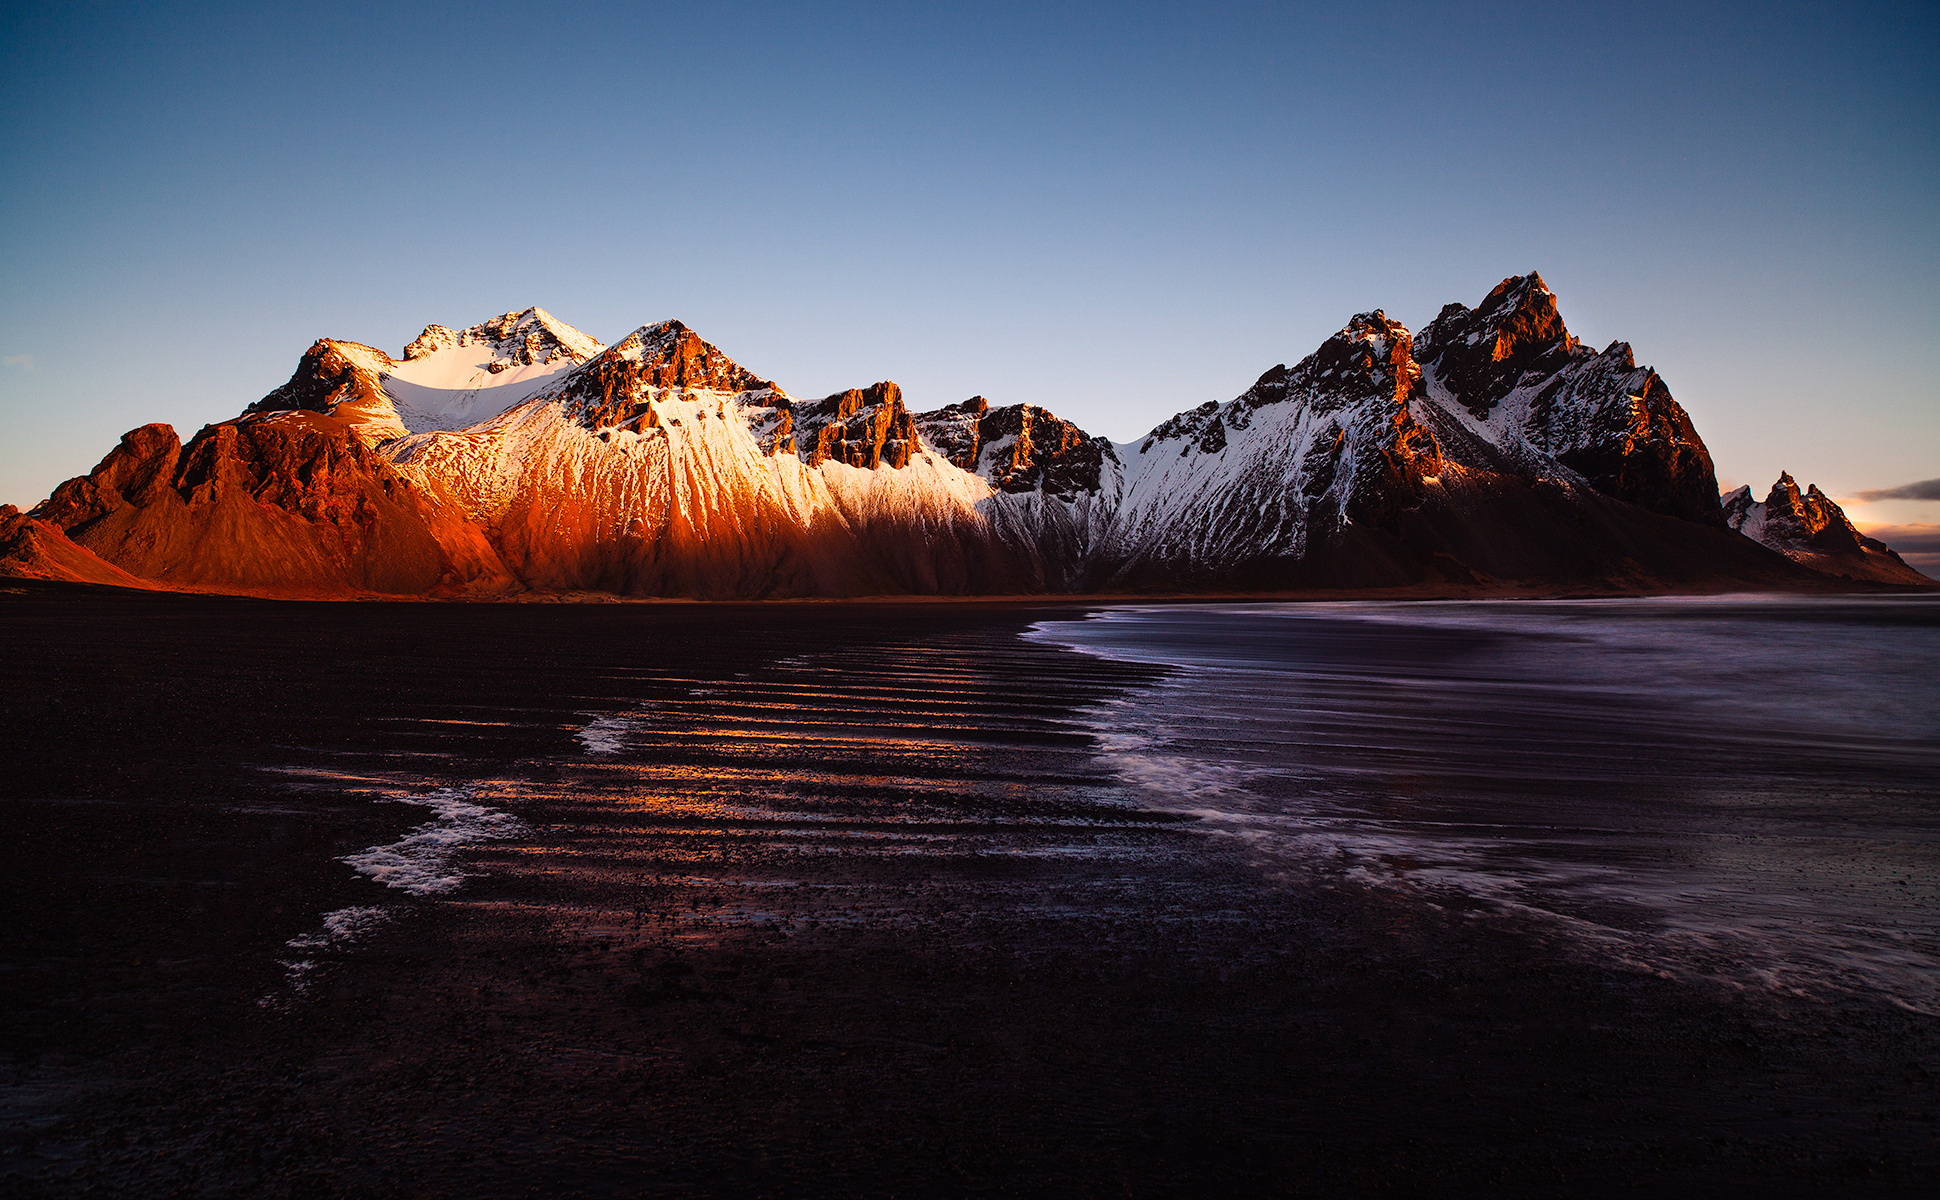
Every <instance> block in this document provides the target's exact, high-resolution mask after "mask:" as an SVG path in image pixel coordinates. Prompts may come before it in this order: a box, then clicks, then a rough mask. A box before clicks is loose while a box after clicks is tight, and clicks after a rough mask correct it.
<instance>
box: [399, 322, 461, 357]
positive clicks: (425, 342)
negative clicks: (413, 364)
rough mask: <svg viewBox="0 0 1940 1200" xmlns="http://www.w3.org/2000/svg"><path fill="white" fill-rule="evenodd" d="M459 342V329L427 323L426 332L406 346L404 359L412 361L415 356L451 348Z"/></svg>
mask: <svg viewBox="0 0 1940 1200" xmlns="http://www.w3.org/2000/svg"><path fill="white" fill-rule="evenodd" d="M457 344H458V332H457V330H454V329H447V328H445V327H444V326H443V325H426V326H425V327H424V332H423V333H421V334H419V335H418V336H417V337H416V338H415V339H414V340H413V341H412V342H411V344H410V345H408V346H406V347H405V348H404V361H405V362H410V361H411V360H412V359H414V358H423V357H424V356H425V355H427V354H436V353H437V352H438V351H440V350H449V349H451V348H452V347H453V346H456V345H457Z"/></svg>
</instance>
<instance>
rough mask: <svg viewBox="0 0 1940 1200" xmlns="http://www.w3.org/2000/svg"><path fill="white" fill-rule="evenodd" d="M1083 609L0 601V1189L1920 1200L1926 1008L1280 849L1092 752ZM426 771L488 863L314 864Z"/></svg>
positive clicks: (1123, 684) (399, 812)
mask: <svg viewBox="0 0 1940 1200" xmlns="http://www.w3.org/2000/svg"><path fill="white" fill-rule="evenodd" d="M1072 611H1073V609H1072V608H1071V607H1070V606H1068V605H1058V606H1047V605H1036V606H1033V605H1029V604H1022V603H1015V604H1008V603H979V604H974V605H961V606H958V605H947V604H937V603H922V604H910V605H897V604H880V603H878V604H870V605H841V604H817V605H724V606H699V605H664V606H662V605H655V606H640V605H616V606H533V605H475V606H450V607H446V606H430V605H413V604H355V605H345V604H338V605H333V604H302V603H274V602H267V601H253V600H238V599H222V598H214V597H198V596H180V595H149V596H136V595H124V594H116V593H108V592H96V591H89V590H86V589H74V588H59V587H35V586H31V585H28V586H21V587H19V588H14V589H11V590H8V591H7V592H5V593H4V594H0V649H4V654H0V730H3V731H4V732H3V733H0V737H4V749H5V755H6V757H5V760H4V761H5V765H6V769H5V771H4V772H0V813H3V814H4V820H5V822H6V828H7V831H8V836H7V837H6V838H5V839H4V847H5V849H4V860H3V861H0V880H3V881H4V882H3V883H0V886H4V887H5V889H6V892H5V895H6V901H5V910H4V911H5V912H6V914H7V921H6V923H5V932H4V934H0V980H3V981H4V983H3V985H0V986H4V994H3V995H0V1003H3V1004H4V1022H5V1026H6V1028H7V1029H8V1030H9V1035H8V1037H7V1039H6V1041H7V1046H6V1048H7V1055H6V1058H5V1061H4V1075H0V1085H4V1092H0V1096H3V1097H4V1099H3V1100H0V1104H4V1108H3V1109H0V1135H3V1136H4V1142H3V1143H0V1154H3V1156H0V1189H4V1190H5V1191H7V1192H8V1193H14V1194H24V1195H40V1194H45V1195H76V1194H80V1195H86V1194H100V1195H154V1194H167V1193H172V1192H181V1193H186V1194H196V1195H272V1196H274V1195H312V1194H373V1195H442V1194H465V1195H486V1196H497V1195H507V1196H517V1195H528V1194H548V1195H606V1194H625V1195H748V1194H755V1195H760V1194H774V1195H817V1194H830V1195H835V1194H841V1195H851V1194H871V1195H891V1194H978V1195H982V1194H992V1193H1018V1194H1046V1195H1049V1194H1057V1195H1080V1196H1083V1195H1128V1194H1129V1195H1167V1194H1208V1193H1215V1194H1217V1193H1237V1192H1253V1193H1274V1194H1316V1195H1338V1194H1344V1193H1372V1192H1395V1191H1400V1192H1426V1191H1436V1192H1456V1193H1474V1192H1483V1191H1513V1192H1518V1193H1532V1192H1543V1193H1568V1194H1572V1195H1584V1194H1591V1195H1601V1194H1612V1195H1614V1194H1626V1193H1630V1192H1633V1191H1660V1190H1665V1189H1668V1188H1670V1187H1673V1186H1693V1185H1701V1186H1703V1187H1705V1188H1707V1189H1709V1190H1712V1191H1727V1192H1742V1193H1744V1194H1773V1193H1774V1192H1782V1191H1796V1190H1804V1189H1805V1188H1808V1187H1811V1188H1817V1189H1823V1188H1826V1187H1834V1188H1838V1189H1840V1190H1849V1191H1872V1192H1879V1193H1889V1194H1890V1193H1895V1192H1905V1193H1908V1194H1913V1193H1917V1192H1920V1191H1923V1189H1924V1187H1925V1186H1927V1185H1929V1184H1930V1181H1931V1178H1932V1177H1933V1171H1934V1170H1935V1168H1936V1166H1940V1130H1937V1129H1936V1121H1935V1118H1936V1114H1940V1094H1936V1092H1937V1091H1940V1089H1937V1088H1936V1078H1935V1076H1936V1073H1940V1036H1936V1034H1940V1023H1936V1022H1935V1021H1934V1020H1933V1019H1932V1018H1928V1017H1923V1016H1919V1015H1917V1014H1913V1013H1908V1012H1905V1011H1902V1010H1899V1009H1895V1008H1893V1007H1891V1006H1889V1005H1886V1004H1883V1003H1876V1002H1869V1001H1867V1000H1865V999H1863V998H1852V999H1845V1000H1834V1001H1828V1002H1825V1003H1823V1004H1816V1005H1810V1006H1801V1005H1785V1006H1779V1005H1775V1004H1772V1003H1770V1002H1769V1001H1768V1000H1766V999H1762V998H1760V997H1759V996H1757V995H1754V994H1747V993H1744V992H1739V991H1734V990H1730V989H1726V988H1723V987H1711V986H1708V985H1705V984H1703V983H1702V982H1697V981H1685V980H1674V979H1663V978H1659V977H1657V976H1653V975H1650V974H1646V973H1643V972H1640V971H1625V970H1620V969H1616V968H1606V967H1598V966H1595V965H1593V964H1588V963H1585V962H1583V961H1580V960H1578V959H1576V958H1573V957H1571V956H1569V955H1566V954H1561V953H1558V952H1556V948H1555V947H1552V946H1547V945H1544V944H1542V943H1541V942H1540V941H1539V940H1537V939H1532V938H1530V937H1528V936H1511V935H1509V934H1508V933H1506V932H1505V931H1503V930H1501V929H1498V928H1495V927H1492V926H1489V925H1487V924H1486V923H1477V922H1474V921H1470V920H1467V919H1465V917H1464V914H1463V913H1461V912H1459V911H1456V910H1453V909H1450V908H1446V907H1436V906H1432V905H1421V904H1402V903H1398V902H1397V901H1396V900H1395V898H1394V897H1392V896H1391V895H1385V894H1383V893H1380V892H1377V891H1373V890H1357V889H1353V888H1350V887H1344V886H1340V885H1339V883H1338V881H1332V880H1329V881H1323V880H1321V879H1320V878H1319V877H1309V876H1305V875H1303V874H1301V873H1300V872H1298V871H1293V870H1287V869H1284V868H1282V869H1276V870H1273V871H1266V870H1263V869H1262V868H1261V867H1259V866H1258V865H1256V864H1255V863H1253V862H1252V861H1251V860H1250V859H1249V858H1248V857H1247V855H1246V854H1245V853H1244V850H1243V847H1241V846H1239V845H1236V844H1235V842H1234V840H1233V839H1231V838H1222V837H1216V836H1209V835H1208V834H1207V833H1206V832H1205V831H1204V830H1203V829H1200V828H1198V827H1197V826H1198V823H1197V822H1194V821H1193V820H1191V819H1189V818H1186V817H1182V816H1180V815H1178V814H1174V813H1167V812H1161V811H1154V810H1151V809H1147V808H1143V807H1140V806H1139V805H1138V804H1137V803H1135V802H1134V801H1133V800H1132V799H1131V797H1130V794H1129V793H1128V792H1127V790H1126V789H1124V788H1123V787H1122V786H1120V784H1119V782H1118V781H1117V780H1115V779H1114V778H1113V777H1112V775H1111V774H1110V773H1109V772H1108V770H1107V769H1106V768H1105V767H1104V766H1103V765H1101V762H1100V760H1099V759H1098V757H1097V755H1096V754H1095V752H1094V751H1095V748H1096V747H1095V743H1094V740H1093V735H1092V734H1091V733H1090V732H1088V731H1087V727H1086V726H1085V724H1084V722H1083V721H1082V720H1080V719H1079V714H1080V713H1081V712H1082V711H1084V710H1088V709H1091V708H1093V707H1095V706H1096V705H1098V704H1100V703H1102V702H1105V701H1108V700H1110V699H1112V698H1114V697H1116V696H1120V695H1123V694H1125V693H1127V692H1128V691H1131V690H1136V689H1140V688H1144V687H1149V686H1150V685H1152V684H1153V683H1155V682H1157V681H1158V680H1159V679H1160V678H1161V677H1162V676H1163V674H1164V670H1165V669H1164V668H1162V667H1155V666H1141V665H1137V664H1131V663H1112V662H1107V661H1102V660H1099V659H1097V658H1093V657H1089V656H1086V655H1081V654H1077V653H1075V652H1073V651H1070V650H1066V649H1062V648H1060V647H1056V646H1051V645H1046V644H1042V643H1033V642H1025V641H1022V640H1020V639H1019V638H1018V636H1017V635H1018V634H1019V633H1020V632H1021V631H1022V630H1024V629H1025V628H1026V627H1027V626H1028V625H1030V624H1031V622H1032V621H1034V620H1037V619H1040V618H1042V617H1044V616H1046V615H1051V614H1053V613H1055V614H1058V615H1069V614H1070V613H1071V612H1072ZM601 722H604V724H601ZM589 726H597V728H598V729H600V730H604V731H606V733H608V734H610V737H609V738H608V739H607V740H605V741H602V740H601V739H600V738H599V737H597V736H593V737H589V736H588V735H587V730H588V727H589ZM436 789H462V790H463V791H464V794H465V795H466V796H467V797H468V798H469V801H468V802H470V803H473V804H476V805H478V806H482V807H486V808H489V809H491V810H492V811H497V812H505V813H509V814H512V815H513V816H515V817H516V818H517V819H518V821H519V822H521V823H522V825H523V832H521V834H520V836H517V837H513V838H507V839H504V840H496V841H483V842H479V843H478V844H476V845H475V846H474V847H473V848H471V849H469V850H465V851H463V852H462V853H461V854H459V855H458V856H457V857H455V858H454V859H452V860H451V862H452V866H453V868H454V869H456V870H460V871H462V872H463V873H464V874H465V875H466V876H468V877H467V878H465V879H464V880H463V882H462V884H461V885H459V886H457V887H456V888H455V889H454V890H451V891H449V892H444V893H428V894H424V895H412V894H410V893H409V892H407V891H404V890H400V889H396V888H384V887H382V886H380V885H379V884H377V883H375V882H373V880H371V879H370V878H367V877H365V876H364V875H360V874H358V873H357V872H356V871H354V870H352V869H351V868H350V867H349V866H348V865H346V864H345V863H343V862H341V861H338V859H339V858H340V857H341V856H345V855H355V854H357V853H358V852H360V851H364V850H367V849H368V848H370V847H373V846H386V845H395V844H397V843H398V842H399V840H400V839H402V838H404V837H406V836H407V835H409V834H410V832H411V831H412V830H413V829H414V828H415V827H418V826H420V825H422V824H423V823H425V822H426V821H427V819H428V817H429V816H430V815H431V814H430V813H429V812H428V811H427V810H425V809H424V808H422V807H419V806H414V805H408V804H398V803H389V802H386V801H385V800H384V798H385V797H396V796H400V795H422V794H426V793H429V792H431V791H433V790H436ZM358 908H378V909H381V910H382V914H383V915H382V917H381V918H380V919H377V920H376V921H375V922H374V923H373V924H372V925H370V927H368V928H367V929H365V930H364V931H363V932H362V933H361V934H359V935H358V936H357V937H355V938H353V939H349V940H346V941H343V942H340V943H335V944H329V945H321V946H317V945H312V946H311V947H310V948H308V949H293V948H292V947H291V946H290V945H289V943H290V942H291V941H292V940H293V939H296V940H301V939H305V938H311V939H312V940H313V942H314V941H315V940H316V935H317V934H318V932H319V931H320V930H322V929H323V928H324V924H323V922H324V918H325V915H326V914H329V913H332V912H340V911H343V910H347V909H358ZM293 961H308V962H311V963H313V964H314V966H313V967H311V968H309V969H308V970H306V971H304V972H301V973H298V974H297V975H296V976H294V977H293V975H292V971H291V969H290V968H289V967H288V966H286V965H285V964H286V963H289V962H293Z"/></svg>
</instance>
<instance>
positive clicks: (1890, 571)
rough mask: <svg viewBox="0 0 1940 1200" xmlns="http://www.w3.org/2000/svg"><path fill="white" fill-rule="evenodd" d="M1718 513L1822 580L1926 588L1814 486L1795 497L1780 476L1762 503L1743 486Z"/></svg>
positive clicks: (1795, 490) (1786, 477)
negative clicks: (1836, 578)
mask: <svg viewBox="0 0 1940 1200" xmlns="http://www.w3.org/2000/svg"><path fill="white" fill-rule="evenodd" d="M1724 513H1725V522H1726V523H1727V524H1728V525H1730V526H1731V528H1733V529H1735V530H1737V531H1738V532H1739V533H1742V534H1744V535H1745V536H1746V537H1748V538H1751V539H1752V540H1753V541H1756V542H1758V543H1760V544H1761V545H1765V546H1769V547H1771V548H1772V549H1773V550H1776V551H1778V552H1779V553H1780V554H1783V555H1784V556H1785V557H1787V558H1789V559H1791V560H1792V561H1793V562H1795V563H1798V564H1799V565H1800V566H1803V567H1807V568H1810V569H1811V570H1813V571H1817V572H1819V573H1820V574H1822V575H1836V576H1839V577H1841V578H1844V579H1867V580H1871V581H1873V582H1875V583H1891V584H1911V585H1916V586H1917V585H1923V584H1928V583H1931V582H1932V580H1930V579H1928V578H1927V577H1926V576H1925V575H1922V574H1921V573H1920V572H1918V571H1916V570H1914V569H1913V568H1912V567H1909V566H1907V565H1906V563H1905V562H1904V561H1902V560H1901V558H1900V556H1899V555H1898V554H1897V553H1895V552H1894V551H1893V549H1892V547H1890V546H1888V545H1887V544H1886V543H1885V542H1882V541H1880V540H1878V539H1877V538H1869V537H1867V536H1866V535H1865V534H1863V533H1861V532H1859V530H1857V529H1855V528H1853V524H1852V522H1851V521H1850V520H1847V518H1846V512H1845V510H1844V509H1842V508H1840V507H1839V506H1838V505H1837V504H1835V503H1833V502H1832V500H1831V499H1830V498H1828V497H1827V496H1826V494H1825V493H1824V492H1821V491H1820V490H1819V486H1818V485H1817V484H1811V485H1809V486H1807V488H1806V489H1805V491H1804V492H1800V491H1799V485H1798V483H1797V482H1796V481H1795V480H1793V478H1792V477H1791V475H1790V474H1788V473H1786V472H1784V471H1781V472H1779V475H1778V482H1777V483H1774V484H1772V490H1771V491H1770V492H1769V493H1768V494H1767V495H1766V496H1765V499H1764V501H1763V502H1760V501H1757V500H1753V499H1752V498H1751V488H1750V486H1748V485H1747V486H1744V487H1740V488H1738V489H1737V490H1736V491H1734V492H1732V493H1731V494H1730V495H1728V496H1726V497H1725V498H1724Z"/></svg>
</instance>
